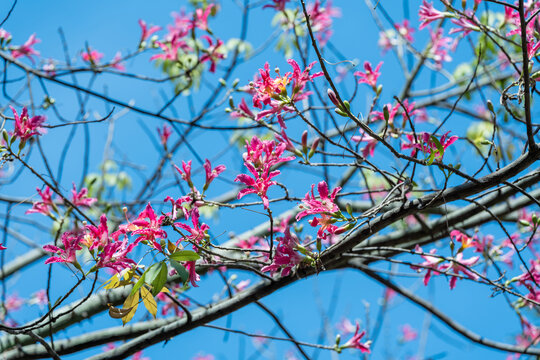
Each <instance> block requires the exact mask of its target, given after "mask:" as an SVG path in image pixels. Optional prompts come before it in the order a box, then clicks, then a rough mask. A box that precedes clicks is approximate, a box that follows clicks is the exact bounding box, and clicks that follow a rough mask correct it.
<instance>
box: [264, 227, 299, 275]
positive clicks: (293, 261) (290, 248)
mask: <svg viewBox="0 0 540 360" xmlns="http://www.w3.org/2000/svg"><path fill="white" fill-rule="evenodd" d="M277 241H278V245H277V246H276V251H275V253H274V254H273V255H274V256H273V259H272V263H271V264H270V265H266V266H264V267H263V268H262V269H261V271H264V272H266V271H270V274H271V275H272V276H273V275H274V274H276V273H277V272H280V271H281V272H280V275H281V276H287V275H289V274H290V273H291V270H292V268H293V267H295V266H296V265H298V264H300V263H301V262H302V260H303V258H304V257H303V256H302V255H301V254H299V253H298V251H297V249H298V246H300V241H299V239H298V237H297V236H296V235H295V234H293V233H292V232H291V229H290V227H289V226H287V228H286V229H285V231H284V236H282V237H278V238H277Z"/></svg>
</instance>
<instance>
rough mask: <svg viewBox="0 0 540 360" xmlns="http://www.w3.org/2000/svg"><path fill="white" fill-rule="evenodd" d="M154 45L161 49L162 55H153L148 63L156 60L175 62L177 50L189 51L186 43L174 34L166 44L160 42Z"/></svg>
mask: <svg viewBox="0 0 540 360" xmlns="http://www.w3.org/2000/svg"><path fill="white" fill-rule="evenodd" d="M156 44H157V45H158V46H159V47H160V48H161V50H162V51H163V53H161V54H156V55H153V56H152V57H151V58H150V61H152V60H156V59H161V60H171V61H177V60H178V50H180V49H185V50H190V47H189V46H188V45H187V44H186V42H185V41H184V40H182V39H181V38H180V37H179V36H178V35H177V34H174V35H173V36H172V37H171V39H170V40H169V41H168V42H167V43H166V44H165V43H162V42H160V41H156Z"/></svg>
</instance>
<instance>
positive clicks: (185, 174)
mask: <svg viewBox="0 0 540 360" xmlns="http://www.w3.org/2000/svg"><path fill="white" fill-rule="evenodd" d="M174 168H175V169H176V171H178V172H179V173H180V176H181V177H182V180H184V181H185V182H187V183H188V185H189V187H190V188H192V189H193V182H192V181H191V160H189V161H188V162H187V164H186V163H185V162H184V160H182V170H183V171H182V170H180V168H179V167H178V166H176V165H174Z"/></svg>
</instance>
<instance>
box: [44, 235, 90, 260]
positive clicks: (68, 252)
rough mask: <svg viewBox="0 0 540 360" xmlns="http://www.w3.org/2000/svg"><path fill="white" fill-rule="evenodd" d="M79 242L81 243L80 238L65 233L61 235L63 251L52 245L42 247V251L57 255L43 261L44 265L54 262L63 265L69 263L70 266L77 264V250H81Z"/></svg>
mask: <svg viewBox="0 0 540 360" xmlns="http://www.w3.org/2000/svg"><path fill="white" fill-rule="evenodd" d="M81 241H82V236H80V235H75V234H74V233H72V232H69V231H66V232H65V233H63V234H62V243H63V244H64V248H63V249H60V248H59V247H56V246H54V245H45V246H43V250H45V251H48V252H52V253H55V254H57V255H59V256H52V257H50V258H48V259H47V260H46V261H45V264H50V263H56V262H63V263H70V264H75V263H77V250H81V249H82V247H81V245H80V243H81Z"/></svg>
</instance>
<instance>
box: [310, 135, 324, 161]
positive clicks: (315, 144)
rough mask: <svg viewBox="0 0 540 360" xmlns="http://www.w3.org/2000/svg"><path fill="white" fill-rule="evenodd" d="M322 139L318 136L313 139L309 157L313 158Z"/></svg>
mask: <svg viewBox="0 0 540 360" xmlns="http://www.w3.org/2000/svg"><path fill="white" fill-rule="evenodd" d="M320 141H321V138H316V139H315V140H314V141H313V144H311V150H309V154H308V158H309V159H311V157H312V156H313V155H315V151H316V150H317V147H319V142H320Z"/></svg>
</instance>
